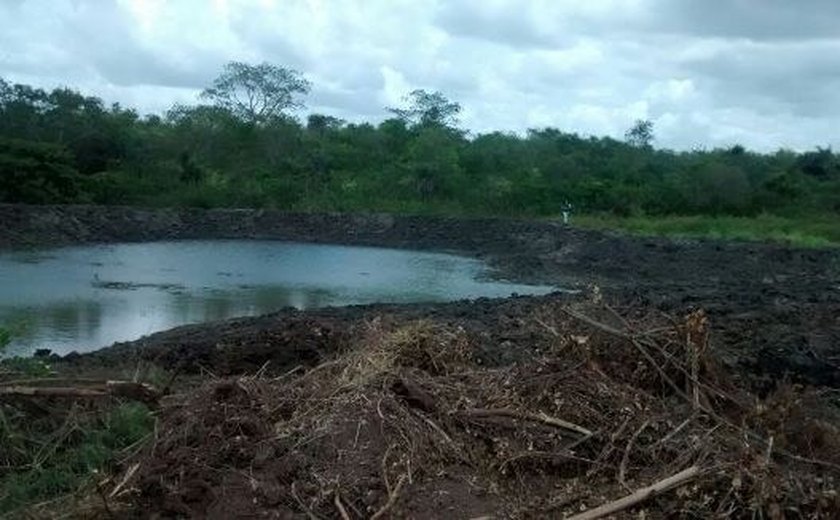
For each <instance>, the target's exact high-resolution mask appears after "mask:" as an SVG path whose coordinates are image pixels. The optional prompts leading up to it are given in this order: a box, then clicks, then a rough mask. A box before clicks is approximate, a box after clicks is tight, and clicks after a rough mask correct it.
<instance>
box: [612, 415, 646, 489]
mask: <svg viewBox="0 0 840 520" xmlns="http://www.w3.org/2000/svg"><path fill="white" fill-rule="evenodd" d="M648 424H650V421H649V420H646V421H645V422H644V423H642V426H641V427H640V428H639V429H638V430H636V431H635V432H633V435H631V436H630V440H628V441H627V447H626V448H624V456H622V457H621V465H620V466H619V467H618V483H619V484H621V485H622V486H623V487H624V488H626V489H628V490H629V489H630V488H629V487H628V486H627V482H626V481H625V480H624V477H625V476H626V475H627V463H628V462H630V450H632V449H633V444H635V443H636V439H638V438H639V435H641V434H642V432H643V431H644V430H645V428H647V427H648Z"/></svg>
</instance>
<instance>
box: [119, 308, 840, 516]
mask: <svg viewBox="0 0 840 520" xmlns="http://www.w3.org/2000/svg"><path fill="white" fill-rule="evenodd" d="M624 314H625V313H623V312H622V313H618V312H615V311H613V310H612V309H611V308H610V307H608V306H606V305H604V304H601V303H597V304H596V303H587V304H585V305H580V306H576V307H574V308H570V307H565V306H561V305H560V304H556V305H546V306H545V307H544V308H541V309H539V311H538V312H535V313H534V314H532V315H531V316H529V317H528V318H527V320H528V321H529V323H528V326H530V327H532V329H533V331H535V332H534V342H535V345H536V344H539V345H540V347H539V348H538V349H536V354H535V355H534V356H532V357H531V358H530V359H528V360H527V361H520V362H517V363H514V364H510V365H506V366H487V363H486V362H483V360H482V358H481V356H480V355H479V354H478V352H477V350H476V347H475V345H476V343H477V339H476V338H475V337H471V336H470V335H469V334H467V333H466V332H464V331H463V330H462V329H459V328H458V327H457V326H448V325H443V324H439V323H432V322H427V321H419V322H412V323H407V324H406V323H398V324H393V323H390V324H389V323H386V322H385V321H384V320H373V321H371V322H369V323H367V325H366V332H365V334H364V339H363V341H361V342H359V344H358V345H356V346H355V347H354V348H352V349H349V350H347V351H345V352H341V353H338V354H337V355H336V356H335V357H333V358H332V359H330V360H329V361H327V362H324V363H322V364H321V365H319V366H317V367H315V368H312V369H309V370H303V369H298V370H293V371H291V372H289V373H286V374H283V375H281V376H279V377H269V376H267V375H266V374H265V373H258V374H255V375H252V376H247V377H239V378H228V379H214V380H212V381H208V382H207V383H205V384H204V385H203V386H201V387H200V388H198V389H196V390H193V391H191V392H189V393H187V394H185V395H182V396H178V397H177V398H176V399H174V400H173V402H171V403H169V404H168V405H166V406H165V407H164V409H163V411H162V413H161V416H160V420H159V425H158V428H157V431H156V435H155V439H154V440H153V441H152V442H150V444H149V445H148V446H147V448H146V449H145V450H144V451H143V452H142V453H141V454H139V455H138V456H137V457H136V459H135V460H133V461H130V463H128V464H127V465H126V469H125V473H126V474H125V477H124V478H115V481H116V482H119V486H118V489H114V490H113V492H112V493H110V495H109V496H111V497H112V499H113V503H112V504H111V508H112V509H118V508H119V509H120V510H121V511H125V512H130V511H134V512H136V514H138V515H142V516H146V515H152V516H158V517H172V516H189V517H212V518H233V517H260V518H263V517H264V518H291V517H302V518H306V517H308V518H341V519H345V520H346V519H350V518H354V519H355V518H392V517H393V518H404V517H411V518H479V517H484V518H509V517H510V518H522V517H528V518H531V517H552V518H561V517H576V516H575V515H579V516H577V518H598V517H601V516H605V515H609V514H618V515H634V516H636V517H638V515H640V514H644V515H646V516H647V517H666V516H667V517H673V516H683V517H703V518H706V517H733V516H734V517H765V518H837V517H838V516H840V497H838V495H837V485H838V479H840V431H838V425H840V412H839V410H840V407H838V405H837V402H836V401H837V399H838V396H837V394H836V393H832V392H831V391H828V390H819V389H807V388H801V387H796V386H793V385H786V384H784V383H783V382H780V384H779V385H778V388H777V390H776V391H775V392H774V393H772V394H770V395H768V396H763V397H762V398H759V397H758V396H756V395H754V394H752V393H751V392H749V391H748V390H747V389H745V388H739V387H738V386H736V385H735V384H734V383H732V382H731V381H732V379H731V378H730V377H729V376H728V375H727V374H726V373H725V372H724V371H723V370H722V369H720V368H719V367H718V366H717V365H716V364H715V362H714V356H713V355H712V349H711V348H710V346H709V333H708V330H709V324H708V323H707V319H706V317H705V316H704V314H703V313H702V312H699V311H698V312H695V313H693V314H691V315H689V316H687V317H685V318H683V319H679V320H672V319H670V318H668V317H665V316H660V315H650V316H638V315H637V316H634V317H633V319H632V320H630V321H628V320H626V319H625V318H623V317H622V315H624ZM631 321H632V322H631Z"/></svg>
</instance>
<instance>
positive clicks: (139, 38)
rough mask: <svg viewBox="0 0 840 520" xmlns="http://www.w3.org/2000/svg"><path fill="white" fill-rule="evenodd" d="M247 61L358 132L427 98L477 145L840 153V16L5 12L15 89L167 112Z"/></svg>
mask: <svg viewBox="0 0 840 520" xmlns="http://www.w3.org/2000/svg"><path fill="white" fill-rule="evenodd" d="M230 60H240V61H248V62H261V61H269V62H271V63H274V64H279V65H284V66H288V67H292V68H296V69H298V70H300V71H301V72H303V73H304V74H305V75H306V76H307V77H308V78H309V79H310V80H311V81H312V82H313V91H312V93H311V94H310V96H309V98H308V100H307V101H308V105H309V107H310V108H309V109H310V110H311V111H316V112H321V113H325V114H330V115H334V116H337V117H341V118H344V119H347V120H349V121H363V120H367V121H379V120H381V119H382V118H384V117H385V116H386V112H385V110H384V107H386V106H394V105H398V104H399V103H400V100H401V98H402V97H403V96H404V95H405V94H406V93H407V92H409V91H410V90H412V89H415V88H426V89H436V90H441V91H442V92H444V93H445V94H446V95H447V96H449V97H450V98H452V99H454V100H457V101H459V102H460V103H461V104H462V105H463V106H464V114H463V118H462V122H463V126H464V127H466V128H468V129H470V130H472V131H475V132H482V131H488V130H505V131H517V132H519V131H523V130H525V129H527V128H533V127H544V126H553V127H557V128H560V129H562V130H566V131H573V132H578V133H581V134H594V135H611V136H615V137H620V136H622V135H623V133H624V131H625V130H626V129H627V128H628V127H629V126H630V125H631V124H632V122H633V121H634V120H635V119H640V118H641V119H650V120H652V121H653V122H654V124H655V129H656V135H657V144H658V145H660V146H665V147H671V148H677V149H690V148H695V147H713V146H729V145H732V144H736V143H741V144H744V145H747V146H749V147H751V148H757V149H761V150H772V149H775V148H778V147H790V148H795V149H805V148H813V147H814V146H817V145H820V146H825V145H833V146H834V147H835V148H840V0H586V1H580V0H568V1H566V0H532V1H527V0H422V1H419V0H356V1H354V0H169V1H167V0H0V77H3V78H5V79H6V80H7V81H14V82H23V83H29V84H33V85H37V86H41V87H54V86H57V85H69V86H72V87H75V88H77V89H79V90H81V91H83V92H85V93H89V94H95V95H98V96H101V97H103V98H104V99H105V100H106V101H108V102H114V101H119V102H121V103H123V104H125V105H129V106H133V107H136V108H138V109H139V110H140V111H141V112H143V113H147V112H161V111H163V110H165V109H166V108H167V107H169V106H171V105H172V104H173V103H174V102H184V103H194V102H196V96H197V93H198V92H199V91H200V90H201V89H202V88H203V87H204V86H207V85H208V84H209V83H210V82H211V81H212V79H213V78H214V77H215V76H216V75H217V73H218V72H219V71H220V69H221V67H222V65H223V64H224V63H225V62H227V61H230Z"/></svg>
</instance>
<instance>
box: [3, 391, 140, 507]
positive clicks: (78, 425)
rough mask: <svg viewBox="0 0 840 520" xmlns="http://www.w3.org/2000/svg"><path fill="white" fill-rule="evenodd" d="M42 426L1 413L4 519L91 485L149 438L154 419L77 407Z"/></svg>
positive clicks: (129, 406)
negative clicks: (20, 509)
mask: <svg viewBox="0 0 840 520" xmlns="http://www.w3.org/2000/svg"><path fill="white" fill-rule="evenodd" d="M58 416H59V414H57V413H55V412H53V413H50V414H49V415H48V416H46V417H43V418H41V419H39V420H35V421H33V420H32V417H31V414H25V413H24V412H22V411H20V410H18V409H16V408H12V407H9V406H4V407H3V408H2V410H0V462H2V464H3V470H2V471H1V472H0V515H2V514H4V513H8V512H9V511H13V510H15V509H18V508H20V507H24V506H26V505H30V504H34V503H38V502H41V501H45V500H50V499H53V498H56V497H59V496H61V495H64V494H68V493H73V492H75V491H77V490H79V489H80V488H82V487H84V486H87V485H90V484H92V483H93V481H94V480H95V479H97V478H100V479H101V475H100V474H101V473H103V472H104V471H107V470H108V469H110V468H109V465H110V464H111V463H113V462H114V461H116V460H117V459H118V456H119V455H121V454H122V455H125V453H124V452H125V450H126V449H127V448H130V447H131V446H133V445H135V444H136V443H138V442H139V441H141V440H142V439H143V438H145V437H146V436H147V435H148V434H149V432H150V431H151V430H152V428H153V426H154V418H153V416H152V414H151V412H150V411H149V409H148V408H146V407H145V406H144V405H142V404H137V403H123V404H119V405H117V406H115V407H113V408H112V409H110V410H106V411H101V410H94V411H91V410H87V409H85V407H84V406H81V405H74V406H73V407H71V408H70V410H67V411H64V412H63V413H62V414H60V417H61V422H58V421H57V417H58Z"/></svg>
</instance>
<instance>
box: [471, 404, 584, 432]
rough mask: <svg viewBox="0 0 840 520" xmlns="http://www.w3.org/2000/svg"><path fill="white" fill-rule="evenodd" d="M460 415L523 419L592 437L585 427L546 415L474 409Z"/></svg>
mask: <svg viewBox="0 0 840 520" xmlns="http://www.w3.org/2000/svg"><path fill="white" fill-rule="evenodd" d="M459 413H460V414H461V415H466V416H469V417H510V418H513V419H522V420H525V421H533V422H539V423H543V424H547V425H549V426H554V427H555V428H560V429H563V430H568V431H572V432H575V433H579V434H581V435H584V436H591V435H592V432H591V431H590V430H587V429H586V428H584V427H583V426H579V425H577V424H575V423H572V422H569V421H565V420H563V419H558V418H556V417H551V416H549V415H546V414H544V413H539V414H534V413H526V412H517V411H516V410H511V409H509V408H486V409H485V408H472V409H469V410H463V411H462V412H459Z"/></svg>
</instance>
